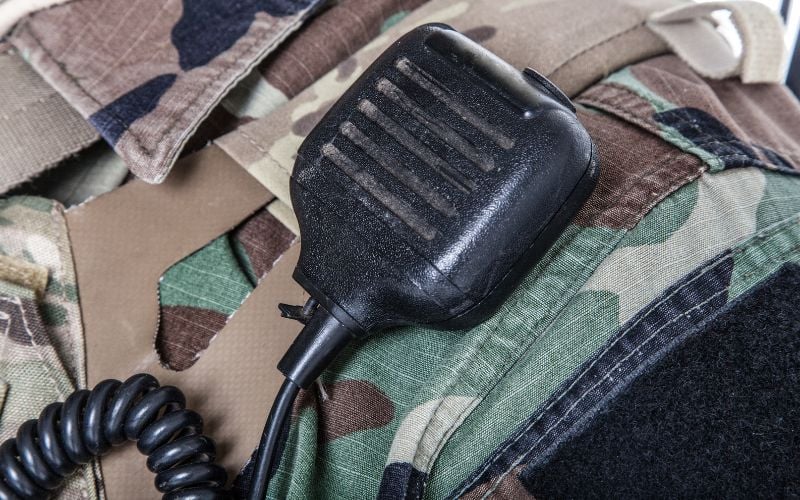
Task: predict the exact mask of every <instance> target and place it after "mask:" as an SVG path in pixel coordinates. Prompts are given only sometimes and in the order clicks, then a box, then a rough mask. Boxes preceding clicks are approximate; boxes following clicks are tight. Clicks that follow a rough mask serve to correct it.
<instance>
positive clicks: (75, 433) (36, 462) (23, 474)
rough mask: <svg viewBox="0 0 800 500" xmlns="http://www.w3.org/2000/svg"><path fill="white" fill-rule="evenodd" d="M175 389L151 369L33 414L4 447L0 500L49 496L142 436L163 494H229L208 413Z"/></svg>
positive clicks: (211, 499)
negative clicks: (208, 432)
mask: <svg viewBox="0 0 800 500" xmlns="http://www.w3.org/2000/svg"><path fill="white" fill-rule="evenodd" d="M185 406H186V398H185V397H184V395H183V393H182V392H181V391H180V390H179V389H178V388H176V387H172V386H163V387H162V386H160V385H159V383H158V381H157V380H156V379H155V378H154V377H153V376H151V375H147V374H138V375H134V376H132V377H131V378H129V379H128V380H126V381H125V382H120V381H119V380H104V381H103V382H100V383H99V384H97V386H95V388H94V389H92V390H91V391H88V390H79V391H75V392H74V393H72V394H71V395H70V396H69V397H68V398H67V399H66V401H64V402H63V403H53V404H51V405H48V406H47V407H46V408H45V409H44V410H42V412H41V413H40V414H39V418H38V419H34V420H28V421H27V422H25V423H24V424H23V425H22V426H20V428H19V430H18V431H17V435H16V437H14V438H11V439H8V440H6V441H5V442H4V443H3V444H2V445H0V500H6V499H9V500H11V499H14V500H16V499H22V500H39V499H43V498H50V497H51V496H52V495H53V493H54V491H55V490H56V489H58V488H59V487H60V486H61V485H62V484H63V482H64V479H65V478H66V477H67V476H69V475H70V474H72V473H73V472H75V470H77V469H78V467H80V466H81V465H83V464H85V463H87V462H89V461H90V460H91V459H92V458H94V457H97V456H100V455H103V454H105V453H107V452H108V451H109V450H110V449H111V448H112V446H117V445H120V444H122V443H124V442H126V441H136V442H137V445H138V447H139V450H140V451H142V453H144V454H146V455H148V459H147V466H148V468H149V469H150V470H151V471H153V472H156V474H157V475H156V479H155V484H156V488H158V490H159V491H161V492H162V493H163V494H164V497H163V498H164V499H170V500H172V499H187V500H188V499H192V500H217V499H224V498H229V496H228V493H227V491H226V490H225V489H224V487H225V483H226V482H227V480H228V477H227V473H226V472H225V469H223V468H222V467H220V466H219V465H217V464H215V463H213V461H214V458H215V457H216V449H215V445H214V441H212V440H211V438H209V437H207V436H204V435H203V434H202V432H203V419H202V418H201V417H200V415H198V414H197V413H196V412H194V411H191V410H186V409H185Z"/></svg>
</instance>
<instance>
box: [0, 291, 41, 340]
mask: <svg viewBox="0 0 800 500" xmlns="http://www.w3.org/2000/svg"><path fill="white" fill-rule="evenodd" d="M0 333H3V334H5V335H7V336H8V338H10V339H11V340H12V341H14V342H16V343H17V344H21V345H26V346H32V345H49V344H50V338H49V337H48V336H47V332H46V331H45V328H44V325H43V324H42V321H41V317H40V316H39V311H38V309H37V306H36V302H35V301H33V300H30V299H24V298H14V299H10V298H6V297H0Z"/></svg>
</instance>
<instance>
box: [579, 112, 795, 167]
mask: <svg viewBox="0 0 800 500" xmlns="http://www.w3.org/2000/svg"><path fill="white" fill-rule="evenodd" d="M582 102H584V103H585V104H588V105H590V106H594V107H597V108H599V109H601V110H603V111H606V112H608V113H611V114H614V115H617V116H620V117H623V119H625V120H626V121H630V122H632V123H634V124H637V125H639V126H641V127H642V128H644V129H646V130H648V131H650V132H652V133H653V134H655V135H656V136H658V137H659V138H661V139H664V138H663V137H662V136H661V132H662V130H661V129H659V128H658V127H655V126H654V125H653V124H651V123H649V122H647V121H646V120H645V119H643V118H641V117H639V116H637V115H634V114H632V113H631V112H630V111H627V110H624V109H620V108H618V107H616V106H615V105H614V104H612V103H611V102H608V101H603V100H600V99H597V98H591V99H583V100H582ZM677 120H678V122H679V123H681V124H684V125H690V126H691V125H692V123H691V122H690V121H688V120H686V119H684V118H680V117H678V118H677ZM681 137H684V138H685V139H686V140H687V141H689V142H692V141H690V140H689V139H688V138H686V137H685V136H683V135H681ZM667 142H669V144H670V145H672V146H674V147H677V148H678V149H680V150H681V151H683V152H686V153H691V151H692V150H693V149H702V150H703V151H704V152H706V153H707V154H709V155H711V156H714V157H716V158H719V159H722V160H725V159H733V158H741V159H746V160H749V161H750V162H751V163H752V164H753V165H755V166H758V167H761V168H769V167H773V168H772V169H781V171H783V172H786V173H789V172H787V171H786V169H785V166H782V165H775V164H774V163H771V162H765V161H763V160H761V159H754V158H752V157H750V156H748V155H746V154H744V153H729V154H725V155H720V154H714V153H712V152H711V151H708V150H706V149H705V146H710V145H712V144H717V145H731V146H734V145H738V146H741V145H745V146H748V144H747V143H746V142H744V141H742V140H740V139H726V140H720V139H718V138H716V137H715V136H712V135H710V134H702V135H700V136H698V142H696V143H695V142H692V146H691V147H689V148H687V149H685V150H684V149H683V148H681V147H679V146H678V145H676V144H674V143H672V142H671V141H667ZM774 151H776V152H778V153H780V154H783V155H785V156H789V157H790V158H793V157H794V156H796V155H798V154H800V153H790V152H787V151H782V150H774ZM692 154H693V153H692ZM772 169H771V170H772Z"/></svg>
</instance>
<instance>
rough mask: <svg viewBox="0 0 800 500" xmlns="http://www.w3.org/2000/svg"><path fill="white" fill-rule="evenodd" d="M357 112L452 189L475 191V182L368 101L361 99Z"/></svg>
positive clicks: (466, 191)
mask: <svg viewBox="0 0 800 500" xmlns="http://www.w3.org/2000/svg"><path fill="white" fill-rule="evenodd" d="M358 110H359V111H361V113H362V114H363V115H364V116H366V117H367V118H369V119H370V120H371V121H373V122H374V123H375V124H376V125H378V126H379V127H380V128H382V129H383V130H384V131H385V132H386V133H387V134H389V135H390V136H391V137H392V138H393V139H394V140H395V141H397V142H398V143H399V144H402V145H403V146H404V147H405V148H406V149H408V150H409V151H410V152H411V153H413V154H414V155H415V156H416V157H418V158H419V159H420V160H422V161H423V162H425V163H426V164H427V165H428V166H429V167H431V168H432V169H433V170H435V171H436V172H437V173H438V174H439V175H441V176H442V177H443V178H444V179H445V180H446V181H447V182H449V183H450V184H452V185H453V186H454V187H456V188H458V189H459V190H461V191H463V192H465V193H469V192H470V191H473V190H474V189H475V187H476V185H475V181H473V180H472V179H470V178H469V177H467V176H466V175H464V174H463V173H461V172H459V171H458V170H456V169H455V168H453V167H452V166H451V165H450V164H449V163H447V162H446V161H445V160H443V159H442V157H440V156H439V155H437V154H436V153H434V152H433V151H432V150H431V149H430V148H429V147H428V146H426V145H425V144H423V143H422V141H420V140H419V139H417V138H416V137H414V136H413V135H411V133H410V132H409V131H408V130H406V129H405V128H403V126H402V125H400V124H399V123H397V122H396V121H395V120H394V119H393V118H390V117H389V116H387V115H386V114H385V113H384V112H383V111H381V110H380V109H378V107H377V106H376V105H375V104H373V102H372V101H370V100H369V99H362V100H361V101H360V102H359V103H358Z"/></svg>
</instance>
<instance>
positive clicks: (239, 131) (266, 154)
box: [236, 128, 292, 175]
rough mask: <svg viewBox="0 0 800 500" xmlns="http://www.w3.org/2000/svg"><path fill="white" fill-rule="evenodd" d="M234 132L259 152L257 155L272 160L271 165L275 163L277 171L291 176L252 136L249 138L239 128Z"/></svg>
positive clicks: (248, 135)
mask: <svg viewBox="0 0 800 500" xmlns="http://www.w3.org/2000/svg"><path fill="white" fill-rule="evenodd" d="M236 132H238V133H239V135H241V136H242V137H244V139H245V140H247V142H249V143H250V144H251V145H252V146H253V147H255V148H256V149H257V150H258V152H259V153H261V154H263V155H264V156H267V157H268V158H269V159H270V160H272V162H273V163H275V165H276V166H277V167H278V168H279V169H280V170H281V171H282V172H285V173H286V174H287V175H291V174H292V173H291V171H290V170H289V169H287V168H286V167H285V166H284V165H283V163H281V162H280V161H278V159H277V158H275V156H273V155H272V153H270V152H269V151H268V150H266V149H264V147H263V146H261V145H260V144H258V142H256V139H254V138H253V136H251V135H250V134H248V133H247V132H245V131H244V130H243V129H242V128H239V129H237V130H236Z"/></svg>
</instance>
